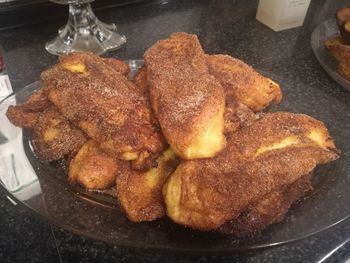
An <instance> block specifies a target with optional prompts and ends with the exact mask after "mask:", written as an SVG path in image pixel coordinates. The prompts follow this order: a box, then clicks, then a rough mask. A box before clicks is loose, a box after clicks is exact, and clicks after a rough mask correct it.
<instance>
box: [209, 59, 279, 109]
mask: <svg viewBox="0 0 350 263" xmlns="http://www.w3.org/2000/svg"><path fill="white" fill-rule="evenodd" d="M206 60H207V63H208V66H209V72H210V74H212V75H213V76H214V77H215V78H217V79H218V80H219V82H220V83H221V85H222V86H223V87H224V89H225V94H226V97H227V96H233V97H234V98H235V99H236V100H237V101H238V102H240V103H242V104H244V105H246V106H248V107H249V108H250V109H251V110H253V111H255V112H258V111H261V110H263V109H264V108H265V107H267V106H268V105H269V104H271V103H279V102H280V101H281V99H282V91H281V89H280V87H279V85H278V84H276V83H275V82H273V81H272V80H271V79H269V78H266V77H264V76H262V75H261V74H259V73H258V72H256V71H255V70H254V69H253V68H252V67H251V66H249V65H247V64H245V63H244V62H242V61H241V60H239V59H236V58H233V57H230V56H228V55H207V56H206Z"/></svg>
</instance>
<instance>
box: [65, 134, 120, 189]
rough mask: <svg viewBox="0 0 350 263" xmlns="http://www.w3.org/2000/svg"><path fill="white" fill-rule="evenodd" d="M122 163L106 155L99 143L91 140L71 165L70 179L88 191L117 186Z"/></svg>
mask: <svg viewBox="0 0 350 263" xmlns="http://www.w3.org/2000/svg"><path fill="white" fill-rule="evenodd" d="M120 166H121V161H119V160H116V159H114V158H112V157H110V156H108V155H107V154H106V153H104V152H103V151H102V150H101V149H100V148H99V145H98V143H97V142H95V141H93V140H89V141H88V142H86V143H85V144H84V145H83V147H81V149H80V150H79V152H78V153H77V155H76V156H75V157H74V158H73V159H72V161H71V162H70V164H69V173H68V179H69V181H70V182H71V183H73V184H75V183H78V184H80V185H81V186H83V187H85V188H87V189H106V188H109V187H111V186H113V185H115V179H116V176H117V173H118V171H119V169H120Z"/></svg>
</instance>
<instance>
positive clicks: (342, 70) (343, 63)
mask: <svg viewBox="0 0 350 263" xmlns="http://www.w3.org/2000/svg"><path fill="white" fill-rule="evenodd" d="M335 17H336V21H337V25H338V28H339V32H340V35H339V36H336V37H333V38H330V39H327V41H326V43H325V46H326V48H327V49H328V50H329V51H330V52H331V54H332V55H333V56H334V57H335V58H336V59H337V60H338V62H339V64H338V69H337V71H338V73H339V74H340V75H341V76H342V77H343V78H345V79H347V80H350V7H343V8H340V9H339V10H338V11H337V12H336V15H335Z"/></svg>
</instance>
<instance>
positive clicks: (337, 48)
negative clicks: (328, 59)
mask: <svg viewBox="0 0 350 263" xmlns="http://www.w3.org/2000/svg"><path fill="white" fill-rule="evenodd" d="M325 46H326V48H327V49H328V50H329V51H330V52H331V53H332V55H333V56H334V57H335V58H336V59H337V60H338V61H339V62H340V63H344V64H345V65H348V66H349V65H350V46H349V45H346V44H345V42H344V40H343V39H342V38H341V37H340V36H337V37H334V38H330V39H327V41H326V42H325Z"/></svg>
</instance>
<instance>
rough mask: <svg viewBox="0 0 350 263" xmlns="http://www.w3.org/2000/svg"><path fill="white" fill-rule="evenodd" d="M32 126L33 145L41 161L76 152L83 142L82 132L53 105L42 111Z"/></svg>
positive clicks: (59, 157)
mask: <svg viewBox="0 0 350 263" xmlns="http://www.w3.org/2000/svg"><path fill="white" fill-rule="evenodd" d="M38 114H39V117H38V120H37V122H36V125H35V126H34V127H33V129H34V132H33V140H32V143H33V147H34V150H35V153H36V154H37V155H38V157H39V158H40V159H41V160H43V161H54V160H58V159H61V158H63V157H65V156H66V155H69V154H73V153H76V152H77V151H78V150H79V149H80V147H81V146H82V145H83V144H84V143H85V141H86V138H85V136H84V134H83V133H82V132H81V131H80V130H79V129H77V128H76V127H74V126H72V125H71V124H70V123H69V122H68V121H67V120H66V119H65V118H64V117H63V116H62V115H61V114H60V113H59V112H58V111H57V109H56V108H55V107H53V106H51V107H49V108H48V109H46V110H45V111H43V112H42V113H38Z"/></svg>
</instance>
